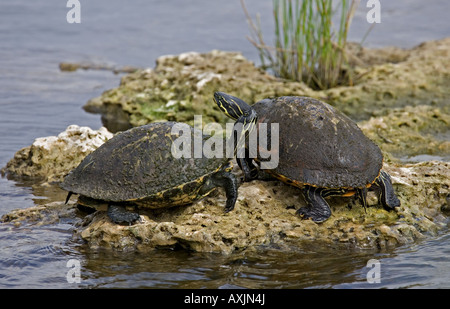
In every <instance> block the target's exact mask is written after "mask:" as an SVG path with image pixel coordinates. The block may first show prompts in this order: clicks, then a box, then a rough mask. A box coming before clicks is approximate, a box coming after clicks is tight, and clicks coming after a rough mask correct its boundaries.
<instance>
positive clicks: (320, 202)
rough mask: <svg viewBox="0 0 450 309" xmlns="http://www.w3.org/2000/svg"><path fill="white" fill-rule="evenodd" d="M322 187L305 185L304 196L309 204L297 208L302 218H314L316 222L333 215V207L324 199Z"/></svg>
mask: <svg viewBox="0 0 450 309" xmlns="http://www.w3.org/2000/svg"><path fill="white" fill-rule="evenodd" d="M323 193H324V192H323V189H322V188H315V187H310V186H305V187H304V188H303V196H304V198H305V200H306V203H307V206H305V207H302V208H300V209H299V210H297V212H296V213H297V214H298V215H300V216H301V217H302V219H312V220H313V221H314V222H316V223H320V222H324V221H325V220H327V219H328V218H329V217H330V216H331V209H330V206H329V205H328V203H327V202H326V201H325V199H324V195H323Z"/></svg>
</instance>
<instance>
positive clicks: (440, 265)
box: [0, 0, 450, 288]
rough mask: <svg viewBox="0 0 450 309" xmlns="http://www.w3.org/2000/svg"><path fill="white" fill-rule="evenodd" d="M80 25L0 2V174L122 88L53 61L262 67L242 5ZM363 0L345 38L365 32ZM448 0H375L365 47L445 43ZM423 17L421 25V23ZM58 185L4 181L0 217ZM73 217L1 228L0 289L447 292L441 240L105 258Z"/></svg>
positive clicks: (93, 15)
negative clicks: (228, 54) (204, 56)
mask: <svg viewBox="0 0 450 309" xmlns="http://www.w3.org/2000/svg"><path fill="white" fill-rule="evenodd" d="M80 2H81V24H68V23H67V22H66V13H67V11H68V8H66V1H60V0H37V1H33V2H30V1H25V0H3V1H2V2H1V3H0V42H1V43H0V94H1V95H0V166H4V165H5V164H6V163H7V162H8V160H9V159H10V158H12V156H13V155H14V153H15V152H16V151H17V150H19V149H20V148H22V147H25V146H28V145H30V144H31V143H32V142H33V141H34V139H35V138H37V137H41V136H49V135H57V134H58V133H60V132H61V131H63V130H64V129H65V128H66V127H67V126H69V125H71V124H78V125H86V126H89V127H91V128H93V129H98V128H99V127H100V126H101V122H100V117H99V116H98V115H91V114H87V113H85V112H84V111H83V110H82V109H81V107H82V105H83V104H84V103H85V102H86V101H87V100H89V99H91V98H93V97H96V96H98V95H100V94H101V93H102V91H104V90H106V89H110V88H113V87H115V86H117V85H118V83H119V80H120V76H121V75H114V74H112V73H111V72H105V71H82V70H81V71H77V72H73V73H63V72H60V71H59V69H58V64H59V62H62V61H73V62H84V61H87V62H94V63H97V64H107V65H118V66H124V65H133V66H140V67H153V66H154V61H155V59H156V58H157V57H158V56H160V55H164V54H178V53H182V52H186V51H198V52H206V51H210V50H212V49H222V50H239V51H241V52H242V53H243V54H244V56H245V57H247V58H249V59H251V60H253V61H255V62H256V63H257V62H258V55H257V53H256V51H255V49H254V48H253V46H252V45H251V44H250V43H249V42H248V41H247V40H246V38H245V36H246V35H248V33H249V32H248V28H247V24H246V22H245V19H244V14H243V13H242V10H241V7H240V4H239V1H237V0H235V1H218V0H214V1H212V0H194V1H156V0H151V1H150V0H145V1H144V0H135V1H132V2H127V4H126V5H125V4H124V2H123V1H119V0H109V1H106V0H104V1H101V0H90V1H83V0H81V1H80ZM365 2H366V1H362V2H361V6H360V8H359V10H358V12H357V14H356V17H355V20H354V25H353V28H352V31H351V32H350V38H351V39H352V40H356V41H359V40H360V39H361V38H362V36H363V35H364V33H365V32H366V31H367V29H368V28H369V25H368V24H367V23H366V22H365V14H366V12H367V9H366V8H365ZM246 3H247V7H248V10H249V11H250V13H251V14H252V15H253V16H254V15H255V14H256V13H257V12H260V14H261V19H262V20H263V21H264V23H263V32H264V33H265V34H267V39H266V41H268V42H270V41H271V38H272V37H271V29H272V20H271V8H272V4H271V1H256V0H253V1H250V0H248V1H246ZM449 9H450V3H449V2H448V1H446V0H439V1H438V0H435V1H428V2H427V4H426V5H424V4H423V1H420V0H414V1H411V0H409V1H406V0H396V1H389V2H386V1H382V11H381V13H382V23H381V24H379V25H377V26H376V27H375V28H374V30H373V31H372V32H371V33H370V35H369V37H368V38H367V39H366V41H365V43H366V46H369V47H378V46H386V45H396V46H401V47H412V46H414V45H416V44H419V43H420V42H422V41H425V40H431V39H439V38H442V37H445V36H449V35H450V32H449V28H448V27H443V26H442V25H445V24H448V22H447V16H446V15H447V12H448V11H449ZM419 21H420V22H419ZM63 196H64V193H63V192H61V191H60V190H59V189H57V188H53V187H46V188H43V187H41V186H36V185H34V184H33V183H30V182H26V181H20V180H16V181H14V180H8V179H6V178H0V215H3V214H5V213H7V212H9V211H10V210H12V209H16V208H27V207H31V206H34V205H39V204H43V203H46V202H51V201H55V200H61V199H62V198H63ZM75 220H76V218H72V217H67V218H61V219H60V220H59V222H58V223H55V224H51V225H43V226H31V225H28V224H24V225H22V226H21V227H17V228H16V227H12V226H10V225H0V287H3V288H18V287H25V288H55V287H57V288H89V287H103V288H108V287H154V288H205V287H206V288H238V287H245V288H307V287H320V288H328V287H337V288H366V287H368V288H380V287H389V288H397V287H427V288H428V287H440V288H443V287H447V288H448V287H450V271H449V270H450V261H449V259H448V256H449V251H450V245H449V243H450V242H449V237H450V235H449V234H448V232H445V233H443V234H442V235H440V236H438V237H436V238H431V239H428V240H426V241H423V242H420V243H417V244H414V245H408V246H405V247H402V248H398V249H396V250H394V251H393V252H383V253H379V252H347V251H342V252H341V251H337V250H331V249H327V248H315V247H311V248H303V249H302V250H301V251H298V252H291V253H285V252H279V251H277V250H274V249H267V250H264V251H262V252H260V253H252V254H236V255H232V256H228V257H225V256H220V255H216V254H199V253H192V252H186V251H181V250H180V251H177V250H175V251H172V250H156V251H151V252H147V253H136V252H132V253H119V252H115V253H111V252H110V251H104V250H96V251H93V250H89V249H88V248H86V247H85V246H83V245H82V244H80V243H78V242H77V241H74V240H72V237H71V236H72V229H73V224H74V221H75ZM373 258H375V259H378V260H379V261H380V263H381V264H380V265H381V283H374V284H369V283H368V282H367V274H368V271H369V270H370V268H368V267H366V264H367V261H368V260H369V259H373ZM70 259H77V260H79V261H80V263H81V282H80V283H68V281H67V278H66V275H67V272H68V270H69V268H68V267H67V262H68V261H69V260H70Z"/></svg>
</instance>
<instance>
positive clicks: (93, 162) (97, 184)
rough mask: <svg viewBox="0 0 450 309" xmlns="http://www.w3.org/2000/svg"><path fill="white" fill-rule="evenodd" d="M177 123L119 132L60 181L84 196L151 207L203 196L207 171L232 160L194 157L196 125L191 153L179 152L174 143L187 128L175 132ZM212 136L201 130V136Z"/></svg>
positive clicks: (63, 185)
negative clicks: (178, 154) (174, 151)
mask: <svg viewBox="0 0 450 309" xmlns="http://www.w3.org/2000/svg"><path fill="white" fill-rule="evenodd" d="M175 124H177V123H176V122H160V123H152V124H149V125H144V126H141V127H136V128H132V129H130V130H127V131H125V132H122V133H119V134H118V135H116V136H114V137H113V138H111V139H110V140H108V141H107V142H105V143H104V144H103V145H102V146H100V147H99V148H98V149H96V150H95V151H94V152H92V153H91V154H89V155H88V156H87V157H86V158H85V159H84V160H83V161H82V162H81V163H80V165H79V166H78V167H76V168H75V169H74V170H73V171H72V172H71V173H70V174H69V175H67V176H66V177H65V179H64V181H63V182H62V184H61V187H62V188H63V189H64V190H66V191H70V192H73V193H77V194H80V195H81V196H82V197H83V196H84V197H88V198H91V199H95V200H102V201H109V202H124V201H133V202H135V203H136V204H139V205H144V206H146V207H152V208H156V207H164V206H167V205H172V206H174V205H181V204H188V203H190V202H193V201H194V200H196V199H198V198H200V197H202V196H204V195H205V194H202V196H200V195H198V194H197V193H198V191H199V189H200V188H201V186H202V184H203V181H204V179H205V177H206V176H207V175H209V174H211V173H213V172H215V171H217V170H218V169H219V168H220V167H221V166H223V165H224V164H225V163H226V162H227V161H228V160H227V159H220V158H215V157H213V158H206V157H205V156H202V157H200V158H195V157H194V152H193V146H194V142H193V141H194V128H192V127H190V126H188V125H185V127H187V128H190V130H191V131H190V137H191V141H192V142H191V158H183V157H181V158H179V159H177V158H175V157H174V156H173V155H172V151H171V147H172V143H173V141H174V140H175V139H177V138H178V137H179V136H180V135H179V134H183V132H179V131H177V130H176V132H174V133H173V134H172V128H173V126H174V125H175ZM183 136H186V135H183ZM208 137H209V136H206V135H203V136H202V140H205V139H207V138H208ZM203 193H204V192H203Z"/></svg>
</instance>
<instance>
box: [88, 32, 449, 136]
mask: <svg viewBox="0 0 450 309" xmlns="http://www.w3.org/2000/svg"><path fill="white" fill-rule="evenodd" d="M400 51H401V52H400ZM352 52H353V56H352V63H354V65H355V66H356V68H355V75H356V76H359V78H358V79H357V80H356V84H355V85H353V86H342V87H336V88H332V89H328V90H324V91H314V90H312V89H311V88H309V87H307V86H306V85H305V84H304V83H301V82H293V81H289V80H284V79H279V78H275V77H274V76H272V75H269V74H268V73H267V72H265V71H263V70H261V69H259V68H257V67H256V66H255V65H254V64H253V63H252V62H251V61H249V60H247V59H245V58H244V57H243V56H242V54H241V53H238V52H223V51H217V50H214V51H211V52H209V53H196V52H189V53H184V54H180V55H178V56H162V57H160V58H158V60H157V62H156V67H155V68H154V69H143V70H139V71H137V72H135V73H131V74H129V75H126V76H124V77H123V78H122V80H121V83H120V86H119V87H117V88H114V89H111V90H108V91H105V92H104V93H103V94H102V95H101V96H100V97H97V98H94V99H92V100H90V101H89V102H88V103H87V104H86V105H85V106H84V108H85V110H86V111H88V112H92V113H100V114H102V121H103V124H104V125H105V126H106V127H107V128H108V129H109V130H110V131H112V132H116V131H121V130H125V129H128V128H130V127H133V126H139V125H143V124H147V123H149V122H153V121H161V120H173V121H181V122H187V123H189V124H192V121H193V119H194V115H202V116H203V120H204V122H205V123H206V122H219V123H220V122H222V123H223V122H224V121H225V116H224V115H223V113H221V112H220V111H219V109H218V108H217V107H216V106H215V104H214V103H213V102H212V94H213V92H214V91H224V92H227V93H230V94H232V95H234V96H237V97H239V98H241V99H243V100H244V101H247V102H248V103H250V104H252V103H253V102H256V101H259V100H261V99H264V98H267V97H275V96H283V95H297V96H309V97H313V98H316V99H319V100H322V101H325V102H327V103H329V104H331V105H333V106H335V107H336V108H338V109H339V110H341V111H342V112H344V113H345V114H347V115H348V116H349V117H350V118H352V119H354V120H358V121H359V120H365V119H368V118H370V117H371V116H380V115H385V114H386V109H389V108H392V107H404V106H407V105H411V106H416V105H424V104H425V105H432V106H435V107H441V108H446V109H447V110H448V108H449V107H448V104H447V102H448V100H449V99H450V87H448V85H449V84H450V38H446V39H442V40H439V41H431V42H427V43H423V44H421V45H419V46H417V47H415V48H412V49H410V50H399V49H395V48H387V49H385V52H381V51H380V50H375V51H373V50H369V49H363V48H359V49H355V48H352ZM399 52H400V55H399ZM447 113H448V111H447Z"/></svg>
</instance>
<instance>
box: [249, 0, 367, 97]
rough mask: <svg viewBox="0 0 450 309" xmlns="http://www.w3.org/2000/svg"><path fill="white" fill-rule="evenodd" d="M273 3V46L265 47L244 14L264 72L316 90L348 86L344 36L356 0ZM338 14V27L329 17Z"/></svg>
mask: <svg viewBox="0 0 450 309" xmlns="http://www.w3.org/2000/svg"><path fill="white" fill-rule="evenodd" d="M332 2H333V1H332V0H273V16H274V22H275V46H269V45H266V44H265V42H264V39H263V35H262V32H261V27H260V23H261V21H260V18H259V16H257V17H256V23H255V22H254V21H253V19H252V18H251V17H250V15H249V14H248V11H247V9H246V7H245V3H244V0H241V4H242V7H243V9H244V13H245V15H246V17H247V21H248V23H249V26H250V30H251V37H250V38H249V40H250V41H251V42H252V43H253V45H254V46H255V47H256V48H257V49H258V51H259V56H260V59H261V63H262V65H263V67H264V68H266V69H271V70H272V71H273V72H274V74H275V75H276V76H279V77H282V78H287V79H293V80H297V81H303V82H305V83H306V84H308V85H309V86H311V87H313V88H315V89H328V88H332V87H335V86H337V85H341V84H351V83H352V78H351V70H350V69H349V67H348V65H347V61H346V57H345V45H346V43H347V33H348V30H349V26H350V23H351V20H352V17H353V15H354V12H355V9H356V7H357V5H358V3H359V1H356V0H351V1H350V0H342V1H338V2H339V3H338V5H337V6H336V7H335V8H333V6H332ZM335 14H339V17H340V19H339V25H338V27H337V29H336V27H335V26H334V25H333V23H332V17H333V16H334V15H335Z"/></svg>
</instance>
